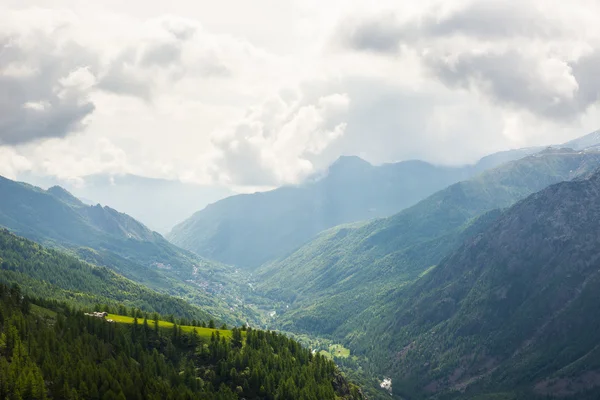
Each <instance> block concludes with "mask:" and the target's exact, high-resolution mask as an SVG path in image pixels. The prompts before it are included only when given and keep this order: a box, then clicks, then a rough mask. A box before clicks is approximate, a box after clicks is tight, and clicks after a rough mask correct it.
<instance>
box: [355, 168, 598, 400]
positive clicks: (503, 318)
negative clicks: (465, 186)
mask: <svg viewBox="0 0 600 400" xmlns="http://www.w3.org/2000/svg"><path fill="white" fill-rule="evenodd" d="M599 220H600V172H598V173H595V174H594V175H592V176H591V177H590V178H588V179H578V180H575V181H572V182H563V183H559V184H556V185H553V186H550V187H549V188H547V189H545V190H543V191H541V192H540V193H536V194H534V195H532V196H530V197H528V198H527V199H525V200H523V201H521V202H519V203H517V204H516V205H515V206H513V207H511V208H510V209H508V210H507V211H506V212H504V213H503V214H502V215H501V216H500V217H499V218H498V219H497V220H496V222H494V223H493V224H492V225H491V226H490V227H489V228H488V229H485V230H483V231H482V232H481V233H480V234H478V235H476V236H474V237H473V238H472V239H471V240H469V241H467V242H466V243H465V244H464V245H463V246H461V247H460V248H459V249H458V250H457V251H455V252H454V253H452V254H451V255H450V256H448V257H447V258H446V259H444V261H442V262H441V263H440V264H439V265H438V266H437V267H436V268H435V269H433V270H432V271H431V272H429V273H428V274H426V275H425V276H423V277H422V278H420V279H419V280H418V281H417V282H415V284H413V285H411V286H408V287H406V288H405V289H404V290H401V291H399V292H398V293H397V295H396V296H395V298H394V300H393V301H391V302H390V303H388V304H387V305H386V306H385V308H384V312H385V314H386V315H387V318H386V320H385V321H383V323H381V324H379V325H375V324H373V325H369V326H368V327H367V329H366V334H367V335H368V336H369V337H370V338H371V339H370V340H366V339H362V341H361V343H355V345H356V346H357V347H359V348H362V349H363V350H364V351H367V349H372V348H373V345H374V343H373V341H372V338H373V337H377V338H378V339H377V342H376V347H377V348H378V349H379V350H380V351H379V352H378V353H377V352H375V353H373V352H371V351H370V350H369V351H370V354H371V356H372V357H376V358H377V360H378V362H379V363H380V366H381V368H382V370H387V371H388V372H393V374H392V377H393V381H394V393H396V394H398V395H399V396H401V397H402V398H405V399H421V398H432V397H435V398H443V399H453V398H460V399H463V398H464V399H471V398H473V399H475V398H478V399H488V398H489V399H492V398H502V399H538V398H539V399H547V398H549V397H548V396H551V397H561V398H566V397H569V398H576V399H590V400H591V399H597V398H599V396H600V380H599V379H597V377H598V376H599V373H598V371H600V364H599V362H598V360H599V358H598V356H599V353H598V348H599V346H600V336H598V332H599V328H600V313H598V311H599V307H600V298H599V297H598V296H599V295H598V294H599V293H600V269H599V266H600V264H599V263H598V260H600V250H599V249H600V247H599V246H598V243H600V227H599V225H598V221H599ZM375 354H377V355H375ZM384 360H385V361H384Z"/></svg>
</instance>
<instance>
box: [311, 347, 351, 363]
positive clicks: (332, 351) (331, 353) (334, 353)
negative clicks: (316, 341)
mask: <svg viewBox="0 0 600 400" xmlns="http://www.w3.org/2000/svg"><path fill="white" fill-rule="evenodd" d="M319 353H320V354H321V355H322V356H325V357H327V358H329V359H330V360H331V359H333V357H339V358H348V357H349V356H350V350H349V349H347V348H345V347H344V346H342V345H341V344H332V345H330V346H329V348H328V349H327V350H321V351H320V352H319Z"/></svg>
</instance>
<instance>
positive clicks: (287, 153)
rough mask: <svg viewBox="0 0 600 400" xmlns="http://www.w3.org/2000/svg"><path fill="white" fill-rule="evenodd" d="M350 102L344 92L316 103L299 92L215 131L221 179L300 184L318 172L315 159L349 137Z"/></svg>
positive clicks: (271, 101)
mask: <svg viewBox="0 0 600 400" xmlns="http://www.w3.org/2000/svg"><path fill="white" fill-rule="evenodd" d="M349 104H350V99H349V98H348V96H347V95H345V94H339V93H334V94H330V95H326V96H322V97H319V98H317V99H315V100H314V101H312V102H310V101H307V100H306V99H303V98H301V97H299V96H298V94H293V93H284V94H283V95H280V96H276V97H273V98H271V99H269V100H268V101H266V102H265V103H264V104H262V105H261V106H259V107H256V108H254V109H252V110H250V111H249V112H248V114H247V115H246V117H245V118H243V119H242V120H241V121H239V122H238V123H236V124H234V125H233V126H232V127H230V128H229V129H228V130H226V131H225V132H219V133H217V134H215V135H214V137H213V144H214V145H215V147H216V148H217V149H218V155H217V157H216V162H215V174H216V175H217V179H218V180H220V181H225V182H227V183H228V184H236V185H250V186H267V185H272V186H274V185H280V184H284V183H297V182H299V181H300V180H301V179H302V178H304V177H306V176H308V175H309V174H311V173H312V172H314V169H315V168H314V166H313V164H312V163H311V161H310V157H311V156H315V155H319V154H321V153H322V152H323V151H324V150H325V149H326V148H327V147H328V146H329V145H330V144H331V143H332V142H334V141H336V140H338V139H339V138H340V137H342V136H343V135H344V131H345V129H346V123H345V122H343V118H344V114H345V112H346V111H347V109H348V106H349Z"/></svg>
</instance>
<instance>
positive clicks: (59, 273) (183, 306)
mask: <svg viewBox="0 0 600 400" xmlns="http://www.w3.org/2000/svg"><path fill="white" fill-rule="evenodd" d="M0 281H1V282H4V283H5V284H18V285H19V286H20V287H21V290H22V291H23V293H24V294H26V295H29V296H35V297H44V298H47V299H53V300H59V301H64V302H68V303H69V304H71V305H76V306H80V307H81V306H83V307H94V305H96V304H112V305H125V306H127V307H136V308H139V309H141V310H144V311H145V312H159V313H161V314H164V315H168V314H174V315H178V316H180V317H185V318H190V319H192V318H195V319H203V320H204V321H208V320H209V319H210V316H209V315H208V314H207V313H205V312H203V311H202V310H200V309H199V308H197V307H194V306H192V305H190V304H189V303H187V302H185V301H183V300H181V299H177V298H174V297H170V296H167V295H164V294H160V293H157V292H155V291H153V290H151V289H148V288H147V287H145V286H143V285H140V284H137V283H134V282H132V281H131V280H129V279H127V278H124V277H123V276H120V275H118V274H116V273H115V272H113V271H112V270H110V269H108V268H105V267H98V266H95V265H92V264H88V263H86V262H83V261H81V260H79V259H77V258H75V257H73V256H70V255H67V254H65V253H62V252H60V251H57V250H53V249H48V248H45V247H43V246H40V245H39V244H37V243H34V242H32V241H30V240H27V239H24V238H21V237H18V236H16V235H13V234H12V233H10V232H9V231H8V230H5V229H0Z"/></svg>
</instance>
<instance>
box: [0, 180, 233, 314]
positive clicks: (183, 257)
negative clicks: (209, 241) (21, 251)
mask: <svg viewBox="0 0 600 400" xmlns="http://www.w3.org/2000/svg"><path fill="white" fill-rule="evenodd" d="M0 226H4V227H5V228H8V229H9V230H10V231H12V232H14V233H16V234H18V235H20V236H23V237H26V238H29V239H31V240H34V241H36V242H38V243H41V244H43V245H47V246H51V247H54V248H58V249H61V250H65V251H68V252H69V253H71V254H73V255H75V256H77V257H79V258H80V259H82V260H84V261H88V262H90V263H92V264H95V265H100V266H106V267H109V268H111V269H113V270H114V271H116V272H117V273H119V274H122V275H123V276H125V277H127V278H130V279H132V280H134V281H136V282H139V283H142V284H144V285H146V286H148V287H150V288H153V289H155V290H158V291H161V292H163V293H167V294H170V295H175V296H178V297H182V298H185V299H186V300H188V301H190V302H191V303H193V304H197V305H202V306H203V307H204V308H205V309H206V310H209V311H212V312H214V313H215V315H216V316H217V317H219V318H221V319H224V320H233V319H236V318H237V319H239V318H240V315H239V313H238V314H237V315H238V316H237V317H234V316H233V314H234V313H232V312H230V311H231V307H230V306H229V304H230V303H231V302H232V301H233V299H234V298H235V296H236V290H237V289H236V288H237V287H238V285H237V284H236V283H234V282H233V281H232V280H233V279H235V277H236V276H238V275H237V274H236V272H235V270H234V269H233V268H231V267H229V266H226V265H223V264H220V263H216V262H212V261H208V260H206V259H203V258H201V257H199V256H197V255H195V254H193V253H190V252H188V251H185V250H183V249H180V248H178V247H176V246H175V245H173V244H171V243H169V242H168V241H167V240H165V239H164V238H163V237H162V236H161V235H160V234H158V233H156V232H153V231H151V230H150V229H148V228H147V227H146V226H145V225H143V224H142V223H140V222H138V221H137V220H135V219H134V218H132V217H130V216H129V215H127V214H124V213H121V212H118V211H116V210H114V209H112V208H110V207H107V206H101V205H99V204H97V205H95V206H89V205H87V204H84V203H83V202H82V201H80V200H79V199H78V198H76V197H75V196H73V195H72V194H71V193H69V192H68V191H66V190H65V189H63V188H61V187H59V186H54V187H51V188H49V189H48V190H43V189H40V188H38V187H35V186H32V185H29V184H26V183H22V182H15V181H12V180H9V179H5V178H2V177H0ZM230 290H231V292H229V291H230ZM215 294H220V296H221V298H219V297H217V296H215ZM227 299H228V300H227Z"/></svg>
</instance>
